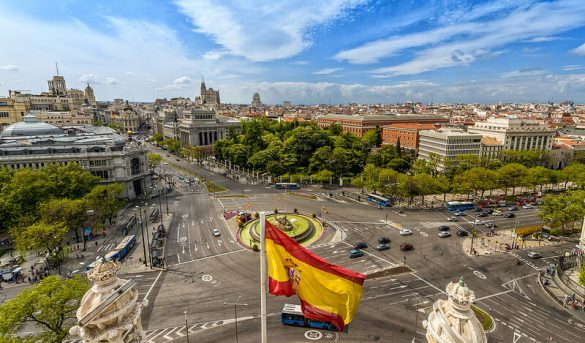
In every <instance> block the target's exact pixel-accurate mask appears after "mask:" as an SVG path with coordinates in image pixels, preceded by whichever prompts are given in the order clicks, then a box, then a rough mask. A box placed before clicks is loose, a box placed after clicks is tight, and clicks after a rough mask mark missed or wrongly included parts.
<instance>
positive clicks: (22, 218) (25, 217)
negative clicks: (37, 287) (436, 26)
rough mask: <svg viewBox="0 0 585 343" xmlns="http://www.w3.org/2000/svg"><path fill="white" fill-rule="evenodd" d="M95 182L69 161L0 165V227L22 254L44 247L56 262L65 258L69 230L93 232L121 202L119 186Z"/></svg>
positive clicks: (79, 234) (77, 235)
mask: <svg viewBox="0 0 585 343" xmlns="http://www.w3.org/2000/svg"><path fill="white" fill-rule="evenodd" d="M99 181H100V178H98V177H95V176H92V175H91V174H90V173H89V172H88V171H86V170H84V169H82V168H81V167H80V166H79V165H77V164H74V163H72V164H67V165H57V164H52V165H49V166H47V167H43V168H40V169H36V170H35V169H20V170H17V171H13V170H10V169H8V168H0V230H9V231H10V235H11V237H12V240H13V243H14V246H15V247H16V248H17V249H18V250H19V251H21V252H23V253H24V252H26V251H28V250H36V249H42V250H44V251H46V252H48V253H49V256H50V262H51V263H52V264H53V265H55V266H56V265H58V264H59V263H60V262H61V261H62V260H63V258H64V257H65V255H64V254H63V251H64V250H63V247H64V245H65V242H68V241H69V239H68V237H69V233H70V232H73V233H74V235H75V238H76V241H77V242H80V241H81V240H82V239H83V238H84V237H85V236H83V233H82V232H81V231H82V229H83V228H85V227H91V228H93V229H94V232H98V231H99V230H100V229H101V228H103V227H104V226H105V225H106V223H107V222H108V221H109V224H111V222H112V218H113V217H114V216H115V215H116V213H117V212H118V211H119V210H120V209H121V208H122V207H123V205H124V200H123V199H122V197H123V194H124V192H125V186H124V185H123V184H120V183H115V184H109V185H100V184H98V182H99ZM84 241H85V240H84Z"/></svg>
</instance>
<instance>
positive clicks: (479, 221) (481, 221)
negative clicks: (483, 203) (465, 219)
mask: <svg viewBox="0 0 585 343" xmlns="http://www.w3.org/2000/svg"><path fill="white" fill-rule="evenodd" d="M481 224H483V220H481V219H476V220H474V221H473V225H481Z"/></svg>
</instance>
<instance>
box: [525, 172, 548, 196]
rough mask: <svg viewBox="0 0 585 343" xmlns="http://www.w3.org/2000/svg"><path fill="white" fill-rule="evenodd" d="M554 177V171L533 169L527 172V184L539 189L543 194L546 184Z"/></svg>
mask: <svg viewBox="0 0 585 343" xmlns="http://www.w3.org/2000/svg"><path fill="white" fill-rule="evenodd" d="M552 177H553V173H552V170H550V169H548V168H545V167H540V166H538V167H532V168H529V169H528V170H527V171H526V182H525V183H526V184H527V185H529V186H531V187H534V188H536V187H537V186H538V187H539V191H541V192H542V188H543V187H544V185H545V184H548V183H550V182H551V179H552Z"/></svg>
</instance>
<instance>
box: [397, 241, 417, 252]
mask: <svg viewBox="0 0 585 343" xmlns="http://www.w3.org/2000/svg"><path fill="white" fill-rule="evenodd" d="M413 249H414V245H412V244H410V243H402V244H400V250H402V251H408V250H413Z"/></svg>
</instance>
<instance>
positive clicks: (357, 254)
mask: <svg viewBox="0 0 585 343" xmlns="http://www.w3.org/2000/svg"><path fill="white" fill-rule="evenodd" d="M360 256H364V252H363V251H361V250H360V249H352V250H351V251H350V252H349V257H350V258H356V257H360Z"/></svg>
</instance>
